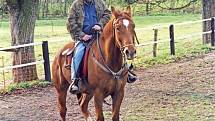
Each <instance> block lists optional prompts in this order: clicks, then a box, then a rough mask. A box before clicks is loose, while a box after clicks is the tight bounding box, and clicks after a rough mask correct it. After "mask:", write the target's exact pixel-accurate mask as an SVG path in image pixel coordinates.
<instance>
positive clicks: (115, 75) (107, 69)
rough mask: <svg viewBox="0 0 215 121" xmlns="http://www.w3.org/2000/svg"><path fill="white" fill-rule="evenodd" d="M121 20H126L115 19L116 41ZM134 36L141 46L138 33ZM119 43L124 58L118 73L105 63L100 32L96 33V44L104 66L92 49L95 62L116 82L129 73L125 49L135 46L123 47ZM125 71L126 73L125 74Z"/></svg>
mask: <svg viewBox="0 0 215 121" xmlns="http://www.w3.org/2000/svg"><path fill="white" fill-rule="evenodd" d="M120 19H124V18H123V17H120V18H118V19H115V20H114V22H113V37H114V39H115V40H116V36H115V34H116V33H115V32H116V30H115V29H116V28H115V23H116V22H117V21H119V20H120ZM134 36H135V39H136V41H137V43H138V44H139V41H138V38H137V35H136V32H135V31H134ZM117 42H118V45H119V46H120V47H119V48H120V52H121V54H122V57H123V65H122V67H121V68H120V70H119V71H117V72H114V71H113V70H112V69H111V68H110V67H109V66H108V65H107V63H106V62H105V58H104V54H103V52H102V49H101V45H100V41H99V32H96V44H97V48H98V50H99V55H100V58H101V61H102V62H103V64H101V62H99V61H98V60H97V59H96V57H95V54H94V53H93V49H91V51H92V57H93V60H94V62H95V63H96V64H97V65H98V66H99V67H100V68H101V69H103V70H104V71H105V72H107V73H109V74H110V75H112V76H113V78H114V79H116V80H120V79H121V78H122V77H124V76H125V75H126V74H127V73H128V71H129V68H128V64H127V59H126V56H125V53H124V52H123V50H124V48H125V47H128V46H134V44H128V45H123V46H122V45H121V44H119V41H117ZM124 71H125V73H123V72H124Z"/></svg>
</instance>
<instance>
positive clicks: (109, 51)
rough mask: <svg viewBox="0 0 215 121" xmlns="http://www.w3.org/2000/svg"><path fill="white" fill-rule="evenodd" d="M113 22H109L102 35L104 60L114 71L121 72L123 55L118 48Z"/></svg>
mask: <svg viewBox="0 0 215 121" xmlns="http://www.w3.org/2000/svg"><path fill="white" fill-rule="evenodd" d="M113 35H114V34H113V28H112V22H108V23H107V25H106V26H105V28H104V31H103V34H102V35H101V39H102V40H101V41H100V42H101V46H102V50H103V53H104V58H105V61H106V63H107V64H108V66H109V67H111V68H112V69H113V70H114V71H117V70H119V68H121V66H122V62H123V60H122V53H121V52H120V49H119V48H118V47H117V45H116V42H115V40H114V37H113Z"/></svg>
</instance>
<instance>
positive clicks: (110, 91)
mask: <svg viewBox="0 0 215 121" xmlns="http://www.w3.org/2000/svg"><path fill="white" fill-rule="evenodd" d="M111 11H112V19H111V20H110V21H109V22H108V23H107V24H106V26H105V27H104V29H103V32H101V34H100V36H99V37H98V38H97V40H95V41H94V42H93V43H92V46H91V48H90V51H89V56H88V82H87V83H88V84H87V85H88V86H87V87H88V90H90V91H88V93H85V92H84V90H83V91H82V93H80V94H77V98H78V101H79V105H80V108H81V111H82V113H83V114H84V118H85V120H86V121H88V120H90V118H91V115H90V112H89V111H88V103H89V101H90V100H91V99H92V97H94V104H95V112H96V120H97V121H104V116H103V110H102V107H103V103H104V99H105V98H106V97H107V96H111V98H112V120H113V121H119V112H120V106H121V103H122V100H123V97H124V88H125V84H126V81H127V78H128V66H127V63H126V60H127V59H128V60H131V59H134V58H135V56H136V47H135V37H136V34H135V31H134V27H135V24H134V22H133V20H132V18H131V9H130V7H127V10H126V11H124V12H122V11H119V10H115V8H114V7H112V8H111ZM73 47H74V43H73V42H70V43H68V44H67V45H65V46H64V48H63V49H62V50H60V52H59V53H58V55H57V56H56V57H55V60H54V62H53V65H52V75H53V80H54V85H55V88H56V90H57V94H58V107H59V111H60V116H61V118H62V121H65V116H66V111H67V108H66V96H67V90H68V87H69V84H70V83H71V79H70V74H71V73H70V70H68V69H66V68H65V59H66V58H65V57H64V56H63V55H62V52H63V51H65V50H66V49H68V48H73ZM80 83H81V84H80V85H81V88H83V87H86V85H84V84H83V82H82V81H81V82H80ZM89 88H90V89H89Z"/></svg>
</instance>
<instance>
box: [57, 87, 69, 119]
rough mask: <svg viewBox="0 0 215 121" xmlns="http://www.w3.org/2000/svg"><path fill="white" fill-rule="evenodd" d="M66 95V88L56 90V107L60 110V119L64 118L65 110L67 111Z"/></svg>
mask: <svg viewBox="0 0 215 121" xmlns="http://www.w3.org/2000/svg"><path fill="white" fill-rule="evenodd" d="M66 96H67V90H66V89H61V90H58V108H59V111H60V116H61V120H62V121H65V120H66V111H67V108H66Z"/></svg>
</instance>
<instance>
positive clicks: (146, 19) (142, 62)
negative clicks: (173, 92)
mask: <svg viewBox="0 0 215 121" xmlns="http://www.w3.org/2000/svg"><path fill="white" fill-rule="evenodd" d="M200 18H201V15H199V14H196V15H191V14H186V15H174V16H135V17H134V21H135V23H136V29H137V31H136V32H137V35H138V38H139V40H140V42H141V43H148V42H152V40H153V35H154V33H153V28H155V26H165V27H164V28H159V31H158V39H159V41H160V40H168V39H169V33H168V31H169V30H168V26H169V24H171V23H180V22H185V21H195V20H199V19H200ZM65 25H66V18H63V19H53V20H37V22H36V27H35V42H41V41H44V40H47V41H49V42H51V41H54V40H64V41H63V42H59V43H49V51H50V59H51V60H52V59H53V57H54V56H55V54H56V53H57V51H58V50H59V48H61V47H63V45H64V44H65V43H67V42H68V41H70V40H71V39H70V38H71V37H70V35H69V34H68V32H67V29H66V26H65ZM201 26H202V24H201V23H196V24H192V25H190V24H188V25H184V26H175V38H176V42H177V43H176V56H170V54H169V53H170V52H169V43H168V42H166V43H161V44H158V51H157V53H158V55H157V57H156V58H154V57H152V45H149V46H144V47H142V48H138V57H137V59H136V60H135V64H136V66H144V67H150V66H152V65H155V64H165V63H170V62H173V61H175V60H177V59H178V58H181V57H189V56H194V55H196V54H199V53H207V52H209V51H210V49H211V48H210V47H209V46H208V45H202V42H201V36H200V35H199V36H198V37H197V38H193V39H190V40H189V39H186V41H183V40H177V38H179V37H181V36H183V35H189V34H191V33H193V32H201V30H202V29H201ZM139 28H143V29H139ZM188 40H189V41H188ZM10 41H11V37H10V29H9V22H8V21H7V20H4V21H1V22H0V47H7V46H10ZM41 51H42V50H41V46H35V55H36V59H37V60H42V53H41ZM0 55H1V56H4V58H5V59H4V62H5V65H6V66H7V65H11V63H12V62H11V58H10V57H11V54H10V53H8V52H0ZM0 60H1V59H0ZM1 66H2V62H0V67H1ZM37 69H38V75H39V76H41V75H42V78H43V77H44V72H43V65H38V66H37ZM2 80H3V79H2V75H1V73H0V82H2ZM6 80H11V71H6Z"/></svg>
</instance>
